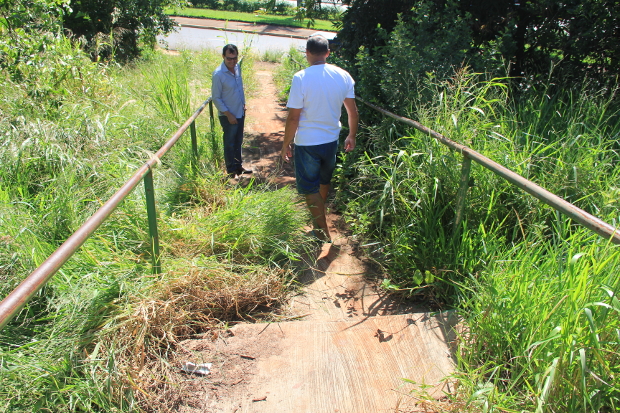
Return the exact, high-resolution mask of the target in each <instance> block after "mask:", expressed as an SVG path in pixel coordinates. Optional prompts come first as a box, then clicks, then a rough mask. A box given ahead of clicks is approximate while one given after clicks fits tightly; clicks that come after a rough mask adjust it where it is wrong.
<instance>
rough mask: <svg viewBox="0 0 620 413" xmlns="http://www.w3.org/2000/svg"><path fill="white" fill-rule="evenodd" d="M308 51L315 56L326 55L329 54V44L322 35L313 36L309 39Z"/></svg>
mask: <svg viewBox="0 0 620 413" xmlns="http://www.w3.org/2000/svg"><path fill="white" fill-rule="evenodd" d="M306 50H307V51H308V53H310V54H313V55H324V54H326V53H327V52H329V42H328V41H327V39H326V38H325V37H324V36H323V35H321V34H313V35H312V36H310V37H308V41H307V42H306Z"/></svg>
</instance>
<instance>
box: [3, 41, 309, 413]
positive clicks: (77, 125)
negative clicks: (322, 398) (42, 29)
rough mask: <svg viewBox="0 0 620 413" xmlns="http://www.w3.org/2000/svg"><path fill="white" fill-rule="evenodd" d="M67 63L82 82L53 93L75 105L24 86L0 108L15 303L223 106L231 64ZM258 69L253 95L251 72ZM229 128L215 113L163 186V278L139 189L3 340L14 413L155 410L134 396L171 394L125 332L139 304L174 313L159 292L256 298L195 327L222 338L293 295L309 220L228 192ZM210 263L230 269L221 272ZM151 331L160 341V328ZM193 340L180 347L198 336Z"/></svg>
mask: <svg viewBox="0 0 620 413" xmlns="http://www.w3.org/2000/svg"><path fill="white" fill-rule="evenodd" d="M67 47H68V46H67ZM69 49H70V50H72V53H76V56H75V58H74V59H72V60H71V62H73V64H74V66H70V67H69V68H70V70H69V71H68V73H70V74H71V76H68V75H67V76H65V77H62V76H61V77H60V78H58V77H54V79H53V81H54V82H56V83H55V84H54V91H58V90H64V91H63V92H62V93H61V94H57V93H56V92H53V93H52V92H50V93H48V94H46V95H42V94H41V93H38V92H37V93H30V92H31V91H32V90H33V88H35V87H36V89H37V90H44V89H46V84H44V83H42V82H44V79H43V78H41V80H40V81H37V80H32V81H27V82H21V83H20V82H15V81H12V80H10V79H9V78H8V77H6V76H3V77H1V78H0V79H1V80H0V82H2V87H3V90H6V91H7V93H4V94H3V98H2V99H1V100H0V108H1V109H2V110H1V111H0V136H1V138H0V281H1V282H0V292H1V293H2V296H3V297H4V296H5V295H6V294H8V293H9V292H10V291H11V290H12V289H13V288H14V287H15V286H16V285H17V284H18V283H19V282H21V281H22V280H23V279H24V278H25V277H26V276H27V275H28V274H29V273H30V272H31V271H32V270H34V269H35V268H36V267H37V266H38V265H40V264H41V263H42V262H43V261H44V260H45V259H46V258H47V257H48V256H49V254H51V253H52V252H53V251H54V250H55V249H56V248H57V247H58V246H59V245H60V243H62V242H63V241H64V240H65V239H66V238H67V237H68V236H69V235H70V234H71V233H73V231H75V230H76V229H77V228H78V227H79V226H80V225H81V224H82V223H83V222H84V221H85V220H86V219H87V218H88V217H90V216H91V215H92V213H93V212H94V211H95V210H96V209H97V208H99V207H100V206H101V205H102V204H103V202H105V201H106V200H107V199H108V198H109V197H110V196H111V195H112V194H113V193H114V192H115V191H116V190H117V189H118V188H119V187H120V186H121V185H122V184H123V183H124V182H125V181H126V180H127V179H128V178H129V177H130V176H131V175H132V174H133V173H134V172H135V170H136V169H137V168H138V167H139V166H141V165H142V164H143V162H144V161H145V160H146V159H149V158H150V157H151V156H152V154H153V152H154V151H156V150H157V149H159V147H160V146H161V145H162V144H163V143H164V142H165V141H167V140H168V139H169V138H170V136H171V135H172V133H174V131H176V129H177V127H178V125H179V123H182V122H183V121H184V119H183V118H184V117H186V116H188V114H189V113H190V112H193V110H195V108H197V107H198V105H199V104H200V103H202V102H203V101H204V100H205V99H207V98H208V97H209V96H210V83H211V80H210V78H211V75H210V74H211V72H212V71H213V69H214V68H215V67H216V66H217V65H218V64H220V63H221V57H220V56H219V54H218V53H217V51H213V52H211V51H209V52H204V53H182V54H180V55H164V54H160V53H157V52H153V53H150V54H146V55H145V56H144V58H143V59H142V60H140V61H137V62H135V63H133V64H132V65H131V66H126V67H117V66H113V65H110V66H104V65H100V64H92V63H90V62H89V61H88V60H87V59H84V58H82V57H80V56H79V53H78V51H76V50H74V49H71V48H69ZM59 60H62V59H60V58H59V57H58V56H56V55H50V57H49V60H48V61H45V59H44V55H43V63H42V64H45V63H47V64H49V65H50V67H49V69H48V71H47V72H46V73H48V74H49V73H54V72H55V71H57V70H61V69H62V68H58V67H56V66H55V65H59V63H58V62H59ZM244 65H246V67H247V69H246V72H245V73H246V79H247V84H248V85H249V86H248V87H249V88H250V89H251V88H252V87H254V86H253V85H254V84H255V81H253V80H252V70H251V65H252V59H248V60H245V61H244ZM46 76H47V75H46ZM50 81H52V80H50ZM47 86H50V85H47ZM50 90H51V89H50ZM215 126H216V130H215V131H213V132H212V131H211V130H210V121H209V117H208V110H207V111H206V112H205V114H203V115H202V116H201V117H199V118H198V120H197V122H196V129H197V132H198V139H199V151H200V161H199V162H198V164H197V165H196V164H194V165H193V166H192V163H194V162H195V161H194V159H193V158H192V155H191V149H190V143H189V132H187V134H186V135H184V136H183V137H182V138H181V141H180V142H179V144H178V145H176V146H175V147H174V148H173V149H172V150H171V151H170V152H169V154H167V155H166V157H165V158H164V160H163V161H162V163H161V165H159V167H158V168H156V169H155V170H154V178H155V195H156V200H157V208H158V212H159V225H160V231H161V234H160V236H161V241H162V250H163V256H162V265H163V268H164V274H162V276H161V277H160V278H158V279H155V278H153V277H152V274H151V268H150V247H149V235H148V223H147V216H146V208H145V201H144V189H143V187H142V186H139V187H138V188H137V189H136V190H135V191H133V192H132V193H131V194H130V195H129V196H128V197H127V198H126V199H125V200H124V201H123V202H122V203H121V205H120V206H119V208H118V209H117V210H116V211H115V212H114V213H113V214H112V216H111V217H110V218H109V219H108V220H107V221H106V222H104V223H103V224H102V225H101V227H100V228H99V229H98V230H97V231H96V232H95V233H94V235H93V236H92V237H91V238H89V239H88V240H87V241H86V242H85V244H84V245H83V246H82V248H81V249H80V250H79V251H78V252H77V253H76V254H75V255H74V256H73V257H72V258H71V259H70V260H69V261H68V262H67V263H66V264H65V265H64V266H63V267H62V268H61V269H60V270H59V271H58V273H57V274H56V275H55V276H54V277H53V278H52V279H51V280H50V282H49V283H48V284H47V285H46V286H45V287H44V288H43V289H41V290H40V291H39V292H38V293H37V295H36V296H35V297H34V298H33V299H32V300H31V301H30V302H29V303H28V304H27V305H26V306H25V308H24V309H23V310H22V311H21V312H20V314H19V315H18V316H17V317H15V319H14V320H12V321H11V322H10V323H9V324H8V325H7V326H6V327H5V328H4V329H3V330H2V331H0V400H1V401H0V412H31V411H57V412H66V411H106V412H114V411H118V412H129V411H139V410H140V409H145V408H149V406H150V404H149V403H152V400H149V399H148V398H146V397H145V394H146V393H143V392H140V391H138V392H135V391H136V389H137V388H138V387H141V386H142V387H144V388H145V389H149V391H150V389H158V387H157V386H155V387H149V386H151V385H152V383H147V382H141V383H138V382H136V380H139V379H138V378H135V377H133V378H132V374H133V371H135V369H136V368H137V366H138V365H139V363H140V360H141V359H140V355H137V354H134V353H133V352H131V351H127V349H128V348H130V349H131V348H132V347H131V346H130V344H131V343H130V344H128V343H129V342H128V341H127V340H126V338H127V336H126V335H123V334H119V332H121V333H122V331H121V330H122V326H123V325H126V324H124V323H126V320H133V319H134V318H132V311H134V309H135V308H138V307H140V305H141V304H140V302H141V300H146V301H147V302H153V300H160V301H161V300H163V298H162V297H171V296H169V295H166V294H163V293H162V292H161V290H160V289H159V288H158V286H161V285H165V284H166V285H167V283H168V281H169V279H176V278H180V279H181V280H183V279H184V277H185V276H186V275H187V274H189V273H191V274H193V275H192V277H194V278H193V279H194V280H196V283H203V284H204V285H205V287H204V288H205V289H204V290H203V292H205V293H208V294H210V296H213V297H215V298H217V294H218V291H219V290H217V289H216V288H218V289H219V288H220V287H221V286H222V285H224V286H225V285H226V282H225V280H226V279H227V278H226V277H223V278H222V277H219V276H218V277H219V278H217V277H216V278H217V280H218V281H217V282H211V281H210V280H211V279H212V278H213V277H215V275H217V274H222V273H225V274H231V275H234V277H233V278H234V279H235V280H239V283H240V284H239V285H242V286H244V288H246V289H248V290H247V291H252V294H249V293H248V295H247V297H246V298H245V299H247V301H248V305H247V306H246V307H243V308H242V309H241V310H239V312H238V313H235V312H234V311H232V313H231V310H227V312H224V313H214V314H212V315H211V316H210V317H206V316H200V315H197V314H198V313H196V312H192V313H191V314H193V315H192V316H191V317H195V319H194V318H188V319H186V321H187V324H188V325H192V326H193V327H192V328H194V330H191V331H195V332H197V331H204V330H205V329H208V328H210V327H212V326H213V324H214V323H216V322H217V320H216V318H217V317H222V318H223V320H225V318H226V317H233V318H234V317H236V318H240V317H243V316H245V315H246V313H247V314H250V313H254V314H255V313H256V312H257V311H258V310H257V309H256V305H258V304H256V305H255V306H254V307H253V306H252V303H253V302H254V303H263V301H264V299H265V297H267V296H269V294H270V292H269V288H271V286H274V287H273V288H276V287H275V286H280V287H278V288H283V290H282V291H285V289H286V285H287V283H288V282H290V274H289V273H288V271H287V270H286V268H287V267H288V265H289V264H290V263H291V262H293V261H294V260H296V259H297V256H298V251H299V250H298V249H297V248H299V245H302V244H303V243H304V242H303V241H302V240H301V238H300V235H301V232H300V230H299V228H301V227H302V226H303V225H304V224H305V221H306V218H307V217H306V216H305V214H302V213H301V212H300V211H302V209H300V208H299V207H298V205H297V201H296V197H295V196H294V194H293V193H292V192H291V191H290V190H286V189H283V190H280V191H277V192H271V191H269V188H266V187H262V186H258V185H256V184H253V185H249V186H247V187H245V188H238V187H234V186H233V187H231V186H230V185H229V184H228V181H227V180H226V179H223V177H224V175H225V174H224V171H223V170H222V169H221V167H220V165H221V158H222V154H221V150H220V149H219V148H220V146H219V145H218V144H217V140H218V139H221V131H220V130H219V129H217V128H218V122H215ZM250 224H252V225H250ZM212 257H218V258H220V261H219V262H216V263H215V264H213V262H214V260H213V259H212ZM216 264H217V265H216ZM214 274H215V275H214ZM250 275H251V276H250ZM233 278H231V280H232V279H233ZM222 280H224V281H222ZM261 283H262V284H261ZM203 284H201V285H203ZM196 285H198V284H196ZM175 288H176V287H175ZM208 288H213V289H214V290H213V291H211V290H208ZM231 288H232V287H231ZM242 291H246V290H242ZM226 297H228V296H226ZM274 297H275V295H274ZM261 300H263V301H261ZM162 302H163V301H162ZM267 303H269V305H274V306H277V303H274V302H272V301H269V300H268V301H267ZM261 305H262V304H261ZM140 308H141V307H140ZM165 308H169V306H165ZM153 328H154V330H153V331H154V333H153V334H155V335H156V332H157V331H159V330H157V328H158V326H156V325H155V326H153ZM183 328H184V325H182V324H181V325H179V326H178V329H179V330H175V331H177V332H179V331H190V330H183ZM191 331H190V333H188V334H190V335H191ZM179 334H180V333H179ZM143 339H145V340H146V341H148V342H150V343H153V345H152V346H149V347H148V348H149V349H151V350H152V353H149V356H148V357H150V358H151V359H153V360H155V359H156V358H157V357H159V356H162V355H165V352H164V350H165V348H166V347H165V346H164V347H160V344H161V345H162V346H163V345H164V344H163V343H160V342H159V341H157V339H155V338H153V337H143ZM132 343H139V341H134V342H132ZM157 343H160V344H157ZM128 346H129V347H128ZM133 348H135V347H133ZM162 349H163V350H162ZM151 350H149V351H151ZM158 372H159V373H161V371H159V370H158ZM162 374H163V373H162ZM149 377H151V376H149ZM160 381H161V380H160ZM156 395H157V391H154V392H153V393H151V396H153V397H155V396H156ZM162 403H163V402H162ZM158 406H159V407H161V408H167V407H165V403H164V404H159V405H158Z"/></svg>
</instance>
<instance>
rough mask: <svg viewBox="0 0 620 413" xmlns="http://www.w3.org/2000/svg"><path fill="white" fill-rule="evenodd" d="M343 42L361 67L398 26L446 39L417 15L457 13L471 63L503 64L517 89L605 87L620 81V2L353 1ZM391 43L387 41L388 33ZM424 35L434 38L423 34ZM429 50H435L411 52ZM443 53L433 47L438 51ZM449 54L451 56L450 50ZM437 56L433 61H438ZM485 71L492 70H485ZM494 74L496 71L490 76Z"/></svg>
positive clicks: (344, 53)
mask: <svg viewBox="0 0 620 413" xmlns="http://www.w3.org/2000/svg"><path fill="white" fill-rule="evenodd" d="M347 3H349V4H350V8H349V10H348V11H347V12H346V13H345V14H344V16H343V23H342V27H341V30H340V32H339V33H338V36H337V39H338V40H339V41H340V42H341V48H342V49H341V52H340V54H341V56H342V57H343V58H344V59H346V60H348V61H350V62H352V63H353V62H355V59H356V57H355V56H356V55H357V53H358V51H359V50H360V48H361V47H362V46H363V47H364V49H365V52H366V53H367V54H368V55H369V56H373V55H374V53H375V51H376V50H379V49H380V48H381V47H383V46H385V44H386V41H387V39H388V38H389V36H390V34H391V33H392V31H393V30H394V28H395V27H396V22H397V21H398V19H399V16H400V18H401V20H402V21H403V24H405V25H408V28H407V30H408V31H409V32H410V34H411V36H413V37H416V38H417V37H420V38H424V37H425V36H426V37H428V38H431V39H432V38H433V36H441V35H442V34H441V33H440V31H441V30H444V29H443V28H442V27H441V26H436V25H435V26H433V25H424V24H422V25H420V24H418V23H419V17H416V18H415V19H413V20H411V16H413V15H414V14H415V15H417V14H419V13H418V11H420V10H424V12H425V13H426V12H428V13H429V14H428V17H429V19H431V20H436V21H440V20H441V16H435V14H437V13H450V14H453V13H456V15H457V16H458V18H459V19H462V20H464V21H466V22H467V24H468V25H469V27H470V31H469V33H468V36H469V37H468V38H467V39H465V40H466V43H467V46H466V47H467V49H468V53H467V54H468V55H469V56H471V57H473V56H476V55H478V56H483V57H484V58H483V59H481V60H482V61H487V62H488V61H490V60H492V59H491V58H492V57H493V56H495V55H499V56H501V58H502V59H503V61H504V62H506V63H508V64H509V65H510V66H509V67H510V72H509V74H510V76H512V77H513V78H516V79H518V80H517V81H516V82H515V83H516V84H519V83H521V84H522V83H523V82H524V81H526V82H529V83H531V82H536V79H537V78H538V77H541V80H544V81H546V80H547V79H548V77H549V74H550V72H551V69H552V68H553V73H552V76H554V80H555V81H557V82H566V81H568V82H571V81H573V80H574V79H583V78H584V77H587V78H589V79H593V80H597V81H598V82H599V83H600V84H602V83H604V82H606V81H608V80H609V79H615V78H616V77H617V76H619V75H620V42H618V40H617V39H618V38H620V2H618V1H617V0H564V1H562V2H558V1H557V0H520V1H515V0H470V1H459V2H453V1H452V0H374V1H371V0H349V1H348V2H347ZM382 31H383V32H384V33H386V34H387V35H383V36H382V35H381V32H382ZM419 31H427V33H420V32H419ZM412 46H414V47H418V48H420V47H422V48H423V47H430V43H427V44H426V45H425V44H419V43H416V44H414V45H412ZM437 46H438V45H436V44H434V45H433V47H437ZM446 52H449V50H446ZM431 54H432V53H431ZM478 69H479V70H485V68H478ZM489 69H490V68H489Z"/></svg>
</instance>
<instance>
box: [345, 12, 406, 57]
mask: <svg viewBox="0 0 620 413" xmlns="http://www.w3.org/2000/svg"><path fill="white" fill-rule="evenodd" d="M412 7H413V4H412V2H411V1H410V0H375V1H353V2H352V4H351V5H350V7H349V8H348V9H347V10H346V11H345V12H344V13H343V15H342V23H341V24H340V25H339V27H338V29H339V30H338V37H337V40H338V41H339V43H340V44H341V50H340V53H341V55H342V56H343V57H344V58H345V60H347V61H350V62H352V61H353V60H354V59H355V56H356V55H357V52H358V51H359V50H360V49H361V48H362V47H363V48H365V49H366V50H368V51H370V52H371V53H372V51H373V50H374V48H375V47H376V46H382V45H384V44H385V38H384V37H383V36H381V35H380V33H379V31H380V30H383V31H385V32H387V33H391V32H392V30H393V29H394V27H395V26H396V21H397V20H398V16H399V15H400V16H401V17H402V18H403V19H406V16H408V15H409V14H410V13H411V10H412Z"/></svg>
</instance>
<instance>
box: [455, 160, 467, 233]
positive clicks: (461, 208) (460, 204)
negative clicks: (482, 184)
mask: <svg viewBox="0 0 620 413" xmlns="http://www.w3.org/2000/svg"><path fill="white" fill-rule="evenodd" d="M469 171H471V158H470V157H469V156H467V154H465V153H464V154H463V164H462V165H461V182H460V186H459V191H458V193H457V195H456V216H455V217H454V229H453V233H454V237H456V236H457V235H458V233H459V227H460V226H461V221H462V220H463V215H465V198H466V197H467V189H468V188H469Z"/></svg>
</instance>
